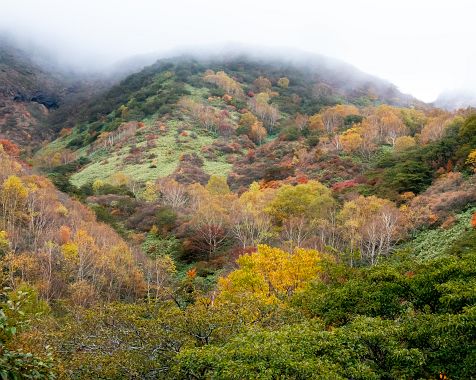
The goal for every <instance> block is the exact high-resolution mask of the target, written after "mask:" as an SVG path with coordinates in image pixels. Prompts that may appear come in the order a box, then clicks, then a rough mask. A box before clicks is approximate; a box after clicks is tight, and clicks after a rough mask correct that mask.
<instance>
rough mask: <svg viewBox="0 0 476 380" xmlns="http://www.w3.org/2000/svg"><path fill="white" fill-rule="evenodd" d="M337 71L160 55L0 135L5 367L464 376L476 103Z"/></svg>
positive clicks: (174, 374)
mask: <svg viewBox="0 0 476 380" xmlns="http://www.w3.org/2000/svg"><path fill="white" fill-rule="evenodd" d="M349 75H350V74H349ZM349 78H350V77H341V76H339V75H338V74H335V73H329V72H328V71H325V70H324V71H319V69H318V68H317V69H315V68H313V69H311V68H303V67H299V66H295V65H291V64H287V63H282V62H281V63H280V62H262V61H255V60H252V59H248V58H245V57H239V58H233V59H230V60H200V59H196V58H191V57H180V58H176V59H165V60H159V61H158V62H157V63H155V64H153V65H151V66H148V67H146V68H145V69H143V70H142V71H140V72H138V73H135V74H132V75H130V76H128V77H126V78H125V79H124V80H122V81H121V82H120V83H118V84H116V85H114V86H112V87H111V88H109V89H108V90H106V91H103V92H101V93H100V94H97V95H94V96H93V97H91V98H88V97H85V98H81V99H79V100H78V101H77V102H76V103H74V107H73V106H72V105H71V104H66V105H65V106H64V107H63V106H59V108H58V109H55V110H52V111H51V115H50V116H49V118H48V123H49V127H50V128H51V131H54V133H55V136H56V139H54V140H52V141H49V142H47V143H45V144H43V145H42V146H41V147H40V148H39V149H33V153H31V152H32V150H31V149H27V148H26V147H23V146H21V144H19V143H18V141H11V140H8V139H0V265H1V268H2V271H1V272H0V281H1V283H2V289H3V290H2V291H1V294H0V305H1V311H0V376H1V378H2V379H78V380H79V379H473V378H474V376H475V375H476V342H475V339H474V337H475V336H476V112H475V110H474V109H473V108H466V109H459V110H457V111H447V110H443V109H439V108H436V107H433V106H431V105H427V104H424V103H422V102H420V101H417V100H416V99H414V98H411V97H409V96H405V95H403V94H401V93H400V92H399V91H398V90H397V89H396V88H395V87H394V86H393V85H390V84H388V83H386V82H378V81H376V80H375V79H372V78H370V77H369V78H362V77H361V76H359V77H357V76H355V77H354V78H353V79H352V78H350V79H349ZM52 133H53V132H52Z"/></svg>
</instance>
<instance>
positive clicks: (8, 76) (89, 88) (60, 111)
mask: <svg viewBox="0 0 476 380" xmlns="http://www.w3.org/2000/svg"><path fill="white" fill-rule="evenodd" d="M33 50H34V51H35V52H34V53H31V52H30V51H28V50H27V49H26V48H24V47H19V46H18V44H17V43H15V42H12V41H10V40H9V39H8V38H6V37H5V36H1V35H0V138H5V139H9V140H12V141H14V142H15V143H17V144H19V146H20V147H22V148H23V149H27V150H30V149H34V150H36V149H38V148H39V147H40V145H41V144H43V143H46V142H49V141H51V140H52V139H54V138H55V137H56V136H57V134H58V132H59V130H60V129H61V128H64V127H66V126H67V125H68V123H67V120H68V118H69V115H71V114H74V113H75V112H77V111H76V110H77V109H78V108H80V107H81V104H83V103H84V102H85V101H86V100H89V99H90V98H91V97H92V96H95V95H97V94H98V93H101V92H102V91H104V90H105V89H107V88H109V87H110V86H111V84H112V83H113V82H114V81H115V80H116V79H115V80H112V79H111V78H108V77H106V76H105V75H101V74H94V73H88V72H86V73H78V72H74V71H71V70H69V69H67V68H66V69H65V68H62V67H60V66H59V65H58V64H57V63H55V61H54V59H53V58H52V57H50V56H48V54H47V53H45V52H44V51H42V50H41V49H40V48H36V50H35V49H33ZM126 72H128V71H126ZM126 72H124V73H123V74H122V75H126ZM120 77H121V76H118V78H120Z"/></svg>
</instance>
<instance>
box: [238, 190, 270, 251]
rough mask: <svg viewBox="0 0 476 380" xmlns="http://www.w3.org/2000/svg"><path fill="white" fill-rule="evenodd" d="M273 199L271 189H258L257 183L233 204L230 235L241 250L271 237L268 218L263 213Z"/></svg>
mask: <svg viewBox="0 0 476 380" xmlns="http://www.w3.org/2000/svg"><path fill="white" fill-rule="evenodd" d="M273 197H274V190H273V189H263V190H261V189H260V186H259V184H258V183H257V182H253V183H252V184H251V185H250V188H249V190H248V191H245V192H244V193H243V194H241V196H240V198H239V199H238V200H237V201H236V202H235V203H234V208H233V213H232V227H231V228H232V233H233V235H234V237H235V238H236V240H238V241H239V242H240V244H241V246H242V247H243V248H246V247H254V246H256V245H258V244H261V243H264V242H266V241H267V240H268V239H269V238H271V237H272V236H273V232H272V224H271V220H270V217H269V215H268V214H267V213H265V212H264V209H265V207H266V205H267V204H268V203H269V202H270V200H271V199H272V198H273Z"/></svg>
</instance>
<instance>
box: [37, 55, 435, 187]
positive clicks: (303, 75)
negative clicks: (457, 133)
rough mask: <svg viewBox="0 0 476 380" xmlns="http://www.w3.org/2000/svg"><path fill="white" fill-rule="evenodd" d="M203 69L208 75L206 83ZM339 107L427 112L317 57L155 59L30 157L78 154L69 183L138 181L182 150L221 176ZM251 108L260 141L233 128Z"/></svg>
mask: <svg viewBox="0 0 476 380" xmlns="http://www.w3.org/2000/svg"><path fill="white" fill-rule="evenodd" d="M207 71H211V72H213V75H215V77H212V76H210V77H209V78H208V79H207V78H206V77H205V76H206V73H207ZM219 73H223V75H222V74H219ZM220 75H222V77H220ZM252 103H253V104H254V105H252ZM339 104H344V105H348V106H351V105H352V106H356V107H360V108H363V107H368V106H376V105H379V104H392V105H395V106H408V107H412V108H413V107H417V108H422V109H425V108H427V107H426V106H425V105H424V104H423V103H421V102H419V101H417V100H416V99H414V98H412V97H410V96H408V95H404V94H401V93H400V92H399V91H398V90H397V89H396V87H395V86H393V85H391V84H389V83H387V82H385V81H381V80H378V79H377V78H374V77H372V76H369V75H366V74H363V73H361V72H360V71H358V70H356V69H354V68H352V67H351V66H349V65H345V64H343V63H340V62H337V61H336V62H334V61H332V60H329V59H324V58H322V57H315V56H305V57H304V58H301V59H299V60H296V61H292V60H288V61H286V60H272V59H271V58H269V57H268V58H257V57H249V56H242V55H236V56H228V58H227V59H224V58H223V57H214V58H210V57H209V58H206V59H205V58H197V57H193V56H185V57H179V58H174V59H162V60H159V61H158V62H157V63H155V64H153V65H151V66H149V67H147V68H145V69H143V70H142V71H140V72H138V73H136V74H132V75H130V76H129V77H127V78H126V79H124V80H123V81H122V82H121V83H119V84H117V85H116V86H114V87H112V88H111V89H110V90H108V91H107V92H106V93H104V94H100V95H99V96H97V97H95V98H93V99H92V100H91V101H90V102H89V104H88V105H86V106H84V107H83V108H81V109H80V110H81V112H78V113H76V114H74V113H73V114H72V115H70V117H69V122H68V124H69V125H73V124H76V127H74V128H72V129H71V128H69V129H65V130H64V131H63V132H62V137H61V138H59V139H58V140H56V141H55V142H53V143H52V144H50V145H49V146H48V147H46V148H45V149H44V150H43V151H42V152H40V154H39V156H40V157H41V155H44V156H48V157H52V156H53V155H54V154H55V153H60V152H68V155H69V157H71V158H72V157H75V158H76V159H79V158H81V157H84V158H87V160H88V164H86V165H82V166H81V169H79V170H77V171H76V172H75V173H72V177H71V181H72V183H73V184H74V185H76V186H82V185H84V184H86V183H88V182H93V181H94V180H95V179H98V178H101V179H106V180H107V178H108V177H111V176H112V175H113V174H114V173H115V172H117V171H121V172H124V173H125V174H127V175H130V176H132V177H134V178H135V179H136V180H138V181H139V182H141V183H142V184H144V183H145V182H147V181H149V180H155V179H157V178H159V177H165V176H169V175H172V174H173V173H174V172H175V171H176V170H178V168H179V163H180V162H181V157H187V155H190V154H194V155H197V156H198V159H199V161H203V164H200V165H199V166H200V167H201V168H200V170H201V171H203V172H204V173H205V175H211V174H220V175H227V174H229V173H231V171H232V168H233V165H234V164H235V163H236V162H237V161H238V160H239V159H241V158H243V157H245V156H246V154H247V152H248V151H249V150H254V149H255V148H256V147H257V146H259V145H263V143H265V142H272V141H275V142H276V141H277V140H278V139H277V137H278V135H280V136H282V135H283V133H284V132H285V131H288V132H290V133H291V134H292V133H294V132H293V131H294V129H293V128H294V127H296V124H295V121H296V119H299V118H301V123H302V122H304V124H306V120H307V118H308V117H309V116H312V115H313V114H316V113H318V112H319V111H321V110H322V109H324V108H325V107H332V106H335V105H339ZM250 107H254V108H255V109H254V110H252V113H253V114H254V115H257V119H256V121H257V122H260V123H262V127H264V128H265V129H266V131H260V132H259V133H261V134H264V135H263V136H261V137H259V136H258V135H256V132H257V131H256V128H255V131H254V132H250V131H245V129H246V127H245V128H244V127H243V125H242V124H243V123H244V122H245V121H243V120H242V116H243V114H244V113H246V112H247V111H249V109H250ZM355 113H358V112H357V111H355ZM349 116H350V115H349ZM355 116H356V117H357V119H356V120H358V119H359V115H355ZM258 119H259V120H258ZM349 120H350V119H349ZM240 123H241V124H240ZM251 124H253V120H252V119H251ZM298 124H299V123H298ZM349 125H350V124H349ZM250 126H251V125H250ZM250 126H248V127H250ZM240 127H241V128H240ZM301 127H303V125H302V126H300V127H299V128H301ZM69 153H72V154H69ZM71 158H70V159H71ZM197 162H198V161H197ZM185 165H186V164H185ZM245 185H246V184H245ZM237 186H238V184H237Z"/></svg>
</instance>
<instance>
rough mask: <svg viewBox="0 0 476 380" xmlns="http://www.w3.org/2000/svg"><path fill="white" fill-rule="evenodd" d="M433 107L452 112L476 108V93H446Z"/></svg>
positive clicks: (458, 91) (439, 97) (454, 91)
mask: <svg viewBox="0 0 476 380" xmlns="http://www.w3.org/2000/svg"><path fill="white" fill-rule="evenodd" d="M433 105H434V106H435V107H440V108H444V109H447V110H450V111H453V110H457V109H461V108H468V107H476V93H475V92H471V91H468V90H453V91H445V92H443V93H441V94H440V95H439V96H438V98H437V99H436V100H435V101H434V102H433Z"/></svg>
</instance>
